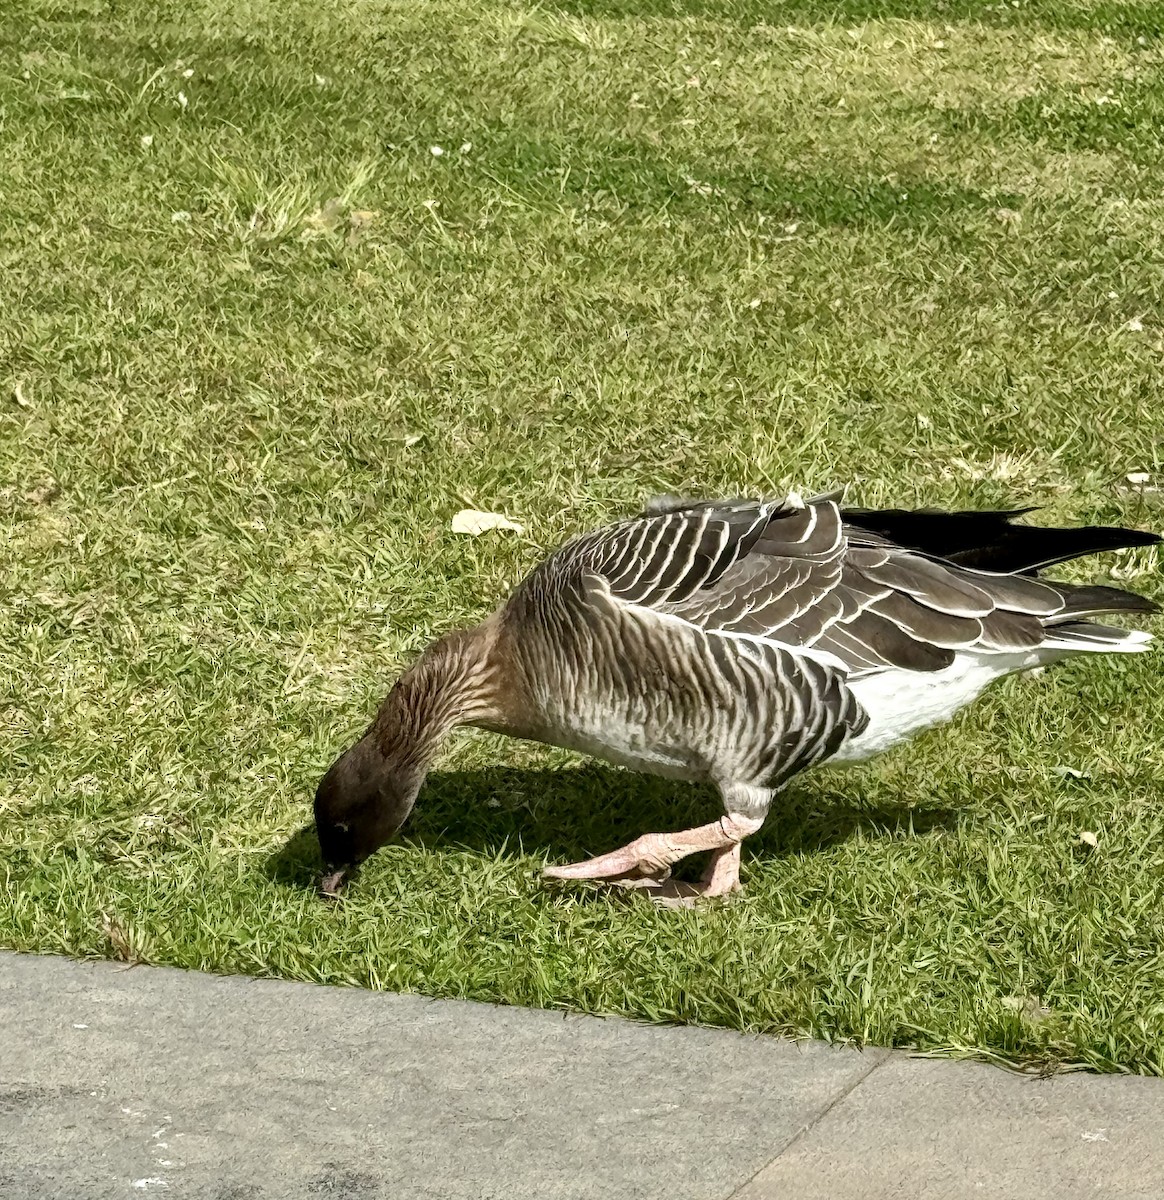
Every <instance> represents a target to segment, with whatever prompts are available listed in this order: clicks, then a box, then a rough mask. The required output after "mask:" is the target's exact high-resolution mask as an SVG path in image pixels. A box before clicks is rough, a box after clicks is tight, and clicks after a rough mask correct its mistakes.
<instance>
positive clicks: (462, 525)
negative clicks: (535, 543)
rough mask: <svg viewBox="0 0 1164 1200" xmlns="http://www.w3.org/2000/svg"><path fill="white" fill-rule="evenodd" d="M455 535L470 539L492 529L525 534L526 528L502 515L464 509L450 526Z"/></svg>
mask: <svg viewBox="0 0 1164 1200" xmlns="http://www.w3.org/2000/svg"><path fill="white" fill-rule="evenodd" d="M449 527H450V528H451V529H452V531H453V532H454V533H465V534H468V535H469V537H479V536H480V535H481V534H483V533H486V532H487V531H488V530H490V529H510V530H512V531H513V532H514V533H525V526H524V525H519V524H518V523H517V522H516V521H511V520H510V519H509V518H508V517H503V516H502V515H501V513H494V512H480V511H479V510H478V509H475V508H462V509H461V511H460V512H459V513H457V514H456V516H454V517H453V520H452V523H451V524H450V526H449Z"/></svg>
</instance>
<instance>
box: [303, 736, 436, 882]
mask: <svg viewBox="0 0 1164 1200" xmlns="http://www.w3.org/2000/svg"><path fill="white" fill-rule="evenodd" d="M419 790H420V779H418V778H416V775H415V773H414V772H410V771H403V772H401V771H398V770H396V769H394V767H393V764H392V763H390V761H389V760H388V758H387V757H386V756H385V754H384V752H383V751H382V750H381V749H380V747H379V746H378V745H377V744H376V742H375V740H374V738H373V737H372V736H370V735H369V736H365V737H363V738H362V739H361V740H360V741H358V742H357V743H356V744H355V745H354V746H353V747H352V748H351V749H350V750H347V751H345V753H343V754H342V755H340V757H339V758H338V759H336V761H335V762H334V763H332V765H331V767H330V768H329V769H328V772H327V774H326V775H324V777H323V778H322V779H321V780H320V782H319V787H318V788H317V789H316V792H315V830H316V833H318V835H319V848H320V850H321V851H322V852H323V863H324V875H323V879H322V881H321V883H320V888H321V890H322V891H323V892H324V894H325V895H329V896H336V895H338V894H339V889H340V888H341V887H342V886H343V882H344V877H345V876H346V875H347V874H348V872H349V871H351V870H352V868H354V867H356V866H358V865H359V864H360V863H362V862H363V861H364V859H366V858H368V857H370V856H371V855H372V854H374V853H375V852H376V851H377V850H379V849H380V847H381V846H383V845H384V844H385V843H386V842H388V841H390V840H391V838H392V837H393V835H394V834H395V833H396V831H397V830H398V829H399V828H400V826H401V825H403V824H404V822H405V820H406V819H407V817H408V814H409V813H410V812H411V811H412V806H413V804H415V803H416V794H417V792H418V791H419Z"/></svg>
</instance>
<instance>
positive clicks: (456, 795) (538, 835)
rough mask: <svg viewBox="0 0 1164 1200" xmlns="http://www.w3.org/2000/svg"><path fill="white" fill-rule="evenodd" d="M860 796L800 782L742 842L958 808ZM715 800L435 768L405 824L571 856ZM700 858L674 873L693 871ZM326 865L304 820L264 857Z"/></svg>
mask: <svg viewBox="0 0 1164 1200" xmlns="http://www.w3.org/2000/svg"><path fill="white" fill-rule="evenodd" d="M854 794H855V795H857V798H856V799H837V798H836V797H835V793H829V794H828V795H827V796H822V795H821V794H820V793H819V792H814V791H813V790H812V789H811V787H803V786H802V787H801V788H799V789H794V790H792V791H790V792H788V793H786V794H785V795H784V796H783V797H781V798H779V799H778V801H777V804H776V805H775V806H774V807H773V810H772V813H771V815H770V816H769V818H768V821H767V823H766V825H765V826H764V829H763V830H762V831H761V832H760V833H759V834H757V835H756V836H755V837H753V838H749V839H748V843H747V847H748V849H749V850H750V851H751V852H752V853H753V854H762V855H787V854H804V853H813V852H815V851H819V850H824V849H827V848H828V847H829V846H832V845H836V844H838V843H841V842H844V841H847V840H848V839H849V838H851V837H853V836H854V835H856V834H857V833H859V832H861V833H864V834H865V835H866V836H869V837H894V836H900V835H901V834H904V833H908V832H910V831H912V832H913V833H914V834H918V835H921V834H925V833H927V832H929V831H930V830H933V829H951V828H953V827H954V826H955V825H956V823H957V821H958V818H959V813H958V811H957V810H956V809H948V808H927V809H911V808H907V807H905V806H900V807H898V806H893V807H887V808H883V807H875V806H870V805H867V804H862V803H861V802H860V799H859V794H858V793H857V791H856V789H854ZM722 811H723V809H722V808H721V806H720V802H719V798H718V796H717V795H716V794H715V792H714V791H713V790H712V789H710V788H706V787H693V786H691V785H689V784H684V783H678V782H674V781H671V780H666V779H657V778H653V777H651V776H648V775H638V774H635V773H634V772H631V771H620V770H616V769H614V768H611V767H605V766H600V765H588V766H584V767H581V768H578V769H573V770H544V769H541V770H523V769H520V768H512V767H493V768H489V769H487V770H481V771H434V772H433V773H432V774H431V775H430V776H429V778H428V782H427V783H426V784H425V786H424V789H423V790H422V791H421V794H420V799H419V800H418V801H417V805H416V809H415V810H414V812H413V815H412V817H411V818H410V819H409V822H408V824H407V825H406V826H405V828H404V839H405V841H406V842H408V843H411V844H413V845H416V846H421V847H424V848H433V849H435V848H446V849H448V848H456V849H461V850H470V851H473V852H476V853H479V854H483V855H487V856H489V857H496V856H498V855H505V854H511V855H512V854H533V855H536V856H544V857H546V858H548V859H551V860H558V861H573V860H576V859H580V858H586V857H588V856H590V855H592V854H599V853H602V852H604V851H607V850H613V849H615V848H616V847H617V846H621V845H623V844H624V843H626V842H628V841H630V840H631V839H633V838H635V837H637V836H638V835H639V834H641V833H648V832H661V831H666V830H675V829H685V828H689V827H691V826H693V825H700V824H704V823H706V822H708V821H713V820H715V818H716V817H717V816H718V815H720V813H722ZM701 866H702V856H693V858H692V859H690V860H687V861H686V862H685V863H683V864H682V865H681V867H680V869H678V870H677V871H676V874H677V875H678V876H679V877H681V878H694V877H696V876H698V874H699V870H700V869H701ZM322 867H323V863H322V860H321V858H320V853H319V842H318V841H317V839H316V836H315V830H314V828H313V827H312V826H310V825H308V826H305V827H304V828H303V829H301V830H300V831H299V832H298V833H296V834H295V835H294V836H293V837H291V838H290V839H289V840H288V841H287V843H286V844H285V845H284V846H283V847H281V848H280V849H279V850H278V851H276V853H275V854H273V855H272V856H271V857H270V858H269V859H268V860H267V864H266V873H267V875H268V876H269V877H270V878H271V879H273V880H274V881H275V882H277V883H281V884H284V885H286V886H289V887H313V886H314V885H315V883H316V882H317V881H318V879H319V874H320V871H321V870H322Z"/></svg>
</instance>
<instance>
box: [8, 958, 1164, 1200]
mask: <svg viewBox="0 0 1164 1200" xmlns="http://www.w3.org/2000/svg"><path fill="white" fill-rule="evenodd" d="M0 1039H2V1041H0V1197H3V1200H47V1198H48V1197H68V1198H69V1200H105V1198H106V1197H127V1198H128V1197H141V1196H155V1197H165V1198H166V1200H171V1198H173V1200H178V1198H180V1197H181V1198H185V1197H190V1198H193V1200H283V1198H288V1200H291V1198H294V1200H315V1198H317V1197H329V1198H332V1200H412V1198H413V1197H417V1198H422V1197H423V1198H430V1197H431V1198H433V1200H436V1198H439V1200H502V1198H504V1200H605V1198H607V1197H611V1198H614V1197H619V1198H622V1197H634V1198H638V1200H729V1198H732V1200H776V1198H778V1197H779V1198H782V1200H783V1198H788V1200H818V1198H819V1200H857V1198H861V1200H866V1198H867V1200H874V1198H880V1197H902V1198H923V1197H924V1198H925V1200H945V1198H954V1197H957V1198H959V1200H960V1198H962V1197H967V1198H969V1197H974V1198H975V1200H982V1198H986V1197H997V1198H999V1200H1002V1198H1005V1200H1043V1198H1046V1200H1052V1198H1054V1200H1075V1198H1077V1197H1093V1196H1094V1197H1105V1198H1111V1197H1121V1198H1125V1200H1131V1198H1132V1197H1136V1198H1138V1200H1149V1198H1150V1200H1161V1198H1162V1197H1164V1082H1162V1081H1156V1080H1149V1079H1141V1078H1116V1077H1110V1076H1109V1077H1097V1076H1088V1075H1067V1076H1062V1077H1059V1078H1056V1079H1053V1080H1049V1081H1047V1080H1037V1079H1030V1078H1022V1077H1018V1076H1015V1075H1011V1074H1008V1073H1006V1072H1004V1071H1001V1070H999V1069H997V1068H993V1067H987V1066H982V1065H977V1064H970V1063H953V1062H943V1061H933V1060H923V1059H913V1058H909V1057H907V1056H906V1055H904V1054H891V1053H886V1052H885V1051H880V1050H866V1051H864V1052H857V1051H853V1050H835V1049H831V1048H829V1047H827V1046H824V1045H821V1044H816V1043H808V1044H794V1043H790V1042H783V1041H778V1040H775V1039H770V1038H751V1037H743V1036H740V1035H737V1034H731V1033H723V1032H717V1031H712V1030H702V1029H656V1028H648V1027H643V1026H637V1025H634V1024H630V1023H628V1022H624V1021H615V1020H606V1021H604V1020H598V1019H594V1018H589V1017H576V1016H562V1015H561V1014H553V1013H546V1012H529V1011H525V1010H522V1009H512V1008H494V1007H492V1006H489V1005H481V1004H466V1003H459V1002H451V1001H430V1000H423V999H418V998H414V997H407V996H393V995H384V994H377V993H372V992H364V991H356V990H347V989H338V988H322V987H314V986H311V985H308V984H296V983H275V982H269V981H256V980H250V979H242V978H226V979H224V978H217V977H214V976H209V975H197V974H192V973H186V972H182V971H173V970H164V969H157V968H147V967H136V968H132V969H126V968H124V967H119V966H116V965H112V964H107V963H100V964H88V963H74V962H71V961H68V960H66V959H56V958H36V957H30V956H22V955H12V954H0Z"/></svg>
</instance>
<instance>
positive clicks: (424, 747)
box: [368, 620, 499, 787]
mask: <svg viewBox="0 0 1164 1200" xmlns="http://www.w3.org/2000/svg"><path fill="white" fill-rule="evenodd" d="M496 641H497V630H496V626H495V623H494V622H493V621H492V620H490V621H486V622H484V623H483V624H481V625H478V626H476V627H475V628H473V629H463V630H457V631H456V632H454V633H449V634H446V635H445V636H444V637H442V638H441V639H440V640H439V641H436V642H433V644H432V645H431V646H429V647H428V649H427V650H425V652H424V653H423V654H422V655H421V656H420V658H419V659H418V660H417V661H416V662H415V663H414V664H413V665H412V666H411V667H410V668H409V669H408V670H407V671H405V673H404V674H403V675H402V676H401V677H400V678H399V680H397V682H396V686H395V687H394V688H393V689H392V691H391V692H389V693H388V696H387V698H386V699H385V701H384V703H383V704H381V705H380V711H379V712H378V713H377V714H376V719H375V720H374V721H373V722H372V727H371V729H370V730H369V731H368V737H370V738H371V739H372V740H373V741H374V743H375V744H376V747H377V749H378V750H379V751H380V752H381V754H383V756H384V758H385V759H386V760H387V761H388V762H390V763H391V764H392V766H393V768H394V769H395V770H396V772H397V773H398V774H399V775H400V776H403V777H404V778H407V779H409V780H410V782H412V781H414V782H415V785H416V786H417V787H419V786H420V783H421V781H422V780H423V779H424V776H425V774H426V773H427V771H428V768H429V765H430V764H431V763H432V760H433V759H434V758H435V757H436V753H437V750H438V748H439V746H440V743H441V741H442V740H443V738H444V737H445V735H446V734H448V733H449V732H450V731H451V730H453V729H455V728H456V727H457V726H458V725H469V724H476V723H478V722H488V721H490V720H492V719H494V715H495V713H496V710H497V705H498V695H499V688H498V673H499V664H498V663H497V661H496V655H495V649H496Z"/></svg>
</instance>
